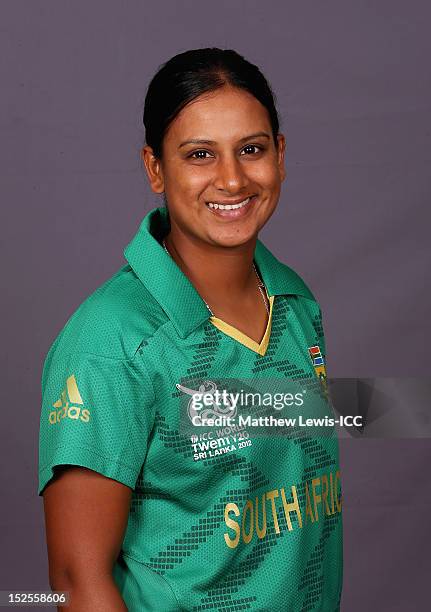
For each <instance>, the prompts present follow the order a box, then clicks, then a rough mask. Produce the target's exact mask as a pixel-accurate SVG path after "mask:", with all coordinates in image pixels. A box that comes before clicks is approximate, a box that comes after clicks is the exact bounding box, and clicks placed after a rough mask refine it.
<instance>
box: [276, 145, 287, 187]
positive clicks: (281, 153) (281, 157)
mask: <svg viewBox="0 0 431 612" xmlns="http://www.w3.org/2000/svg"><path fill="white" fill-rule="evenodd" d="M277 141H278V150H277V155H278V168H279V171H280V178H281V180H282V181H284V179H285V178H286V168H285V152H286V139H285V137H284V136H283V134H278V135H277Z"/></svg>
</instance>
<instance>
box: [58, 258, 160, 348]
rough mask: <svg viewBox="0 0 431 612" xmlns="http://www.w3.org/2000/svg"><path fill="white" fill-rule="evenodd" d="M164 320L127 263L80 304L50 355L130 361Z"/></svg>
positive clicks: (155, 303) (153, 300) (154, 302)
mask: <svg viewBox="0 0 431 612" xmlns="http://www.w3.org/2000/svg"><path fill="white" fill-rule="evenodd" d="M166 321H167V316H166V314H165V313H164V311H163V310H162V309H161V307H160V306H159V304H158V303H157V301H156V300H155V299H154V298H153V296H152V295H151V294H150V293H149V291H148V290H147V289H146V288H145V286H144V285H143V284H142V283H141V281H140V280H139V279H138V277H137V276H136V274H135V273H134V272H133V270H132V269H131V267H130V266H129V265H128V264H127V265H125V266H123V267H122V268H121V269H120V270H118V271H117V272H116V273H115V274H114V275H113V276H112V277H111V278H110V279H108V280H107V281H106V282H105V283H103V285H101V286H100V287H98V288H97V289H96V290H95V291H94V292H93V293H92V294H91V295H90V296H89V297H87V298H86V299H85V300H84V302H82V304H81V305H80V306H79V307H78V308H77V310H76V311H75V312H74V313H73V315H72V316H71V317H70V319H69V320H68V321H67V323H66V324H65V326H64V328H63V329H62V330H61V332H60V333H59V335H58V336H57V338H56V340H55V341H54V343H53V344H52V346H51V348H50V351H49V353H51V356H52V353H54V352H55V354H56V356H57V357H60V356H63V355H67V354H71V353H75V354H76V353H87V354H92V355H98V356H100V357H107V358H110V359H117V360H118V359H120V360H130V359H132V358H133V356H134V354H135V353H136V351H137V350H138V349H139V347H140V345H141V344H142V343H143V341H145V340H148V339H149V338H150V337H151V336H152V335H153V334H154V333H155V332H156V331H157V329H158V328H159V327H161V326H162V325H164V323H165V322H166Z"/></svg>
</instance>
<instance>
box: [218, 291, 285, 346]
mask: <svg viewBox="0 0 431 612" xmlns="http://www.w3.org/2000/svg"><path fill="white" fill-rule="evenodd" d="M266 295H267V297H268V301H269V316H268V322H267V324H266V329H265V333H264V334H263V337H262V340H261V341H260V342H256V340H253V338H250V336H247V334H244V332H242V331H240V330H239V329H237V328H236V327H234V326H233V325H231V324H230V323H226V321H223V320H222V319H219V318H218V317H215V316H214V315H213V316H211V317H210V321H211V322H212V323H213V325H215V326H216V327H217V329H219V330H220V331H222V332H223V333H224V334H226V335H227V336H230V337H231V338H233V339H234V340H236V341H237V342H239V343H240V344H243V345H244V346H246V347H247V348H249V349H250V350H251V351H254V352H255V353H258V354H259V355H262V356H263V355H265V353H266V351H267V348H268V345H269V339H270V337H271V325H272V311H273V305H274V296H273V295H271V296H268V292H266Z"/></svg>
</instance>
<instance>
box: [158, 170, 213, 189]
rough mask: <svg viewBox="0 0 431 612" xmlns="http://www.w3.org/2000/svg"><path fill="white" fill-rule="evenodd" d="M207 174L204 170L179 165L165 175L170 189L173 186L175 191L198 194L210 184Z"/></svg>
mask: <svg viewBox="0 0 431 612" xmlns="http://www.w3.org/2000/svg"><path fill="white" fill-rule="evenodd" d="M207 174H208V173H207V172H205V169H204V168H202V167H201V168H197V167H193V166H188V165H179V166H177V167H176V168H174V169H171V171H170V172H169V173H168V174H167V175H165V179H166V183H167V186H168V188H169V187H170V186H172V189H173V191H181V192H182V193H183V194H184V193H190V194H191V195H192V194H196V193H199V192H200V191H201V189H202V188H203V187H205V186H206V185H207V183H208V176H207Z"/></svg>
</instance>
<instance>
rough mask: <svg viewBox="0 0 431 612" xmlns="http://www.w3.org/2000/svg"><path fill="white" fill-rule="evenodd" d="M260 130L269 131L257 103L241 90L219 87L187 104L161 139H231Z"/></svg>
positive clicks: (267, 120)
mask: <svg viewBox="0 0 431 612" xmlns="http://www.w3.org/2000/svg"><path fill="white" fill-rule="evenodd" d="M260 130H266V131H270V130H271V123H270V120H269V114H268V111H267V110H266V108H265V107H264V106H263V105H262V104H261V103H260V102H259V100H258V99H257V98H255V97H254V96H253V95H252V94H250V93H249V92H247V91H244V90H242V89H237V88H233V87H222V88H220V89H217V90H215V91H212V92H209V93H206V94H202V95H201V96H199V97H198V98H196V99H195V100H193V101H192V102H190V103H189V104H187V106H185V107H184V108H183V109H182V111H181V112H180V113H179V114H178V115H177V117H176V118H175V119H174V121H173V122H172V123H171V125H170V126H169V130H168V132H167V133H166V136H165V138H166V140H171V141H176V140H178V139H184V138H186V139H187V138H206V139H208V140H216V141H221V140H230V139H232V140H234V139H236V138H238V139H239V138H241V137H242V136H244V135H246V134H248V133H250V134H251V133H253V132H257V131H260Z"/></svg>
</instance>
